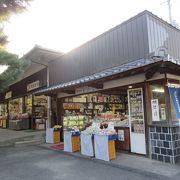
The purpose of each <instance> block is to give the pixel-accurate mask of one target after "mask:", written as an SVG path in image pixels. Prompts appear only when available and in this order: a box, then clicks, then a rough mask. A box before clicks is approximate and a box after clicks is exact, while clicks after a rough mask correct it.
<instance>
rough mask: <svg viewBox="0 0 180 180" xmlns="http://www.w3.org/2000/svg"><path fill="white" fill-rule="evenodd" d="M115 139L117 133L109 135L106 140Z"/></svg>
mask: <svg viewBox="0 0 180 180" xmlns="http://www.w3.org/2000/svg"><path fill="white" fill-rule="evenodd" d="M116 139H117V134H113V135H109V136H108V140H116Z"/></svg>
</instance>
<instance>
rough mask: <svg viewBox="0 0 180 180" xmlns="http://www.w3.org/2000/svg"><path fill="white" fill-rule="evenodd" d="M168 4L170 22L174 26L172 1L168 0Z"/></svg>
mask: <svg viewBox="0 0 180 180" xmlns="http://www.w3.org/2000/svg"><path fill="white" fill-rule="evenodd" d="M167 3H168V8H169V22H170V23H171V24H172V25H173V21H172V14H171V0H168V1H167Z"/></svg>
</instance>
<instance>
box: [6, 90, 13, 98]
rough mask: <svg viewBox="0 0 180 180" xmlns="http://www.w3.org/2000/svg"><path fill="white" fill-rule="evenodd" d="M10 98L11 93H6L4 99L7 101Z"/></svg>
mask: <svg viewBox="0 0 180 180" xmlns="http://www.w3.org/2000/svg"><path fill="white" fill-rule="evenodd" d="M11 97H12V91H9V92H7V93H6V95H5V99H9V98H11Z"/></svg>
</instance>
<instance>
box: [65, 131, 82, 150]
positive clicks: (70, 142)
mask: <svg viewBox="0 0 180 180" xmlns="http://www.w3.org/2000/svg"><path fill="white" fill-rule="evenodd" d="M64 151H66V152H78V151H80V133H79V132H70V131H64Z"/></svg>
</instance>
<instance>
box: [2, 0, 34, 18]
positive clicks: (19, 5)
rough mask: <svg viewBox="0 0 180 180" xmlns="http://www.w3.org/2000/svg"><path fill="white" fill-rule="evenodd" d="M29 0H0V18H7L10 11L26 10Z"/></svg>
mask: <svg viewBox="0 0 180 180" xmlns="http://www.w3.org/2000/svg"><path fill="white" fill-rule="evenodd" d="M30 1H31V0H0V20H1V21H4V20H7V19H8V18H9V17H10V15H11V14H12V13H21V12H22V11H24V10H26V8H27V6H28V4H29V2H30Z"/></svg>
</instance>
